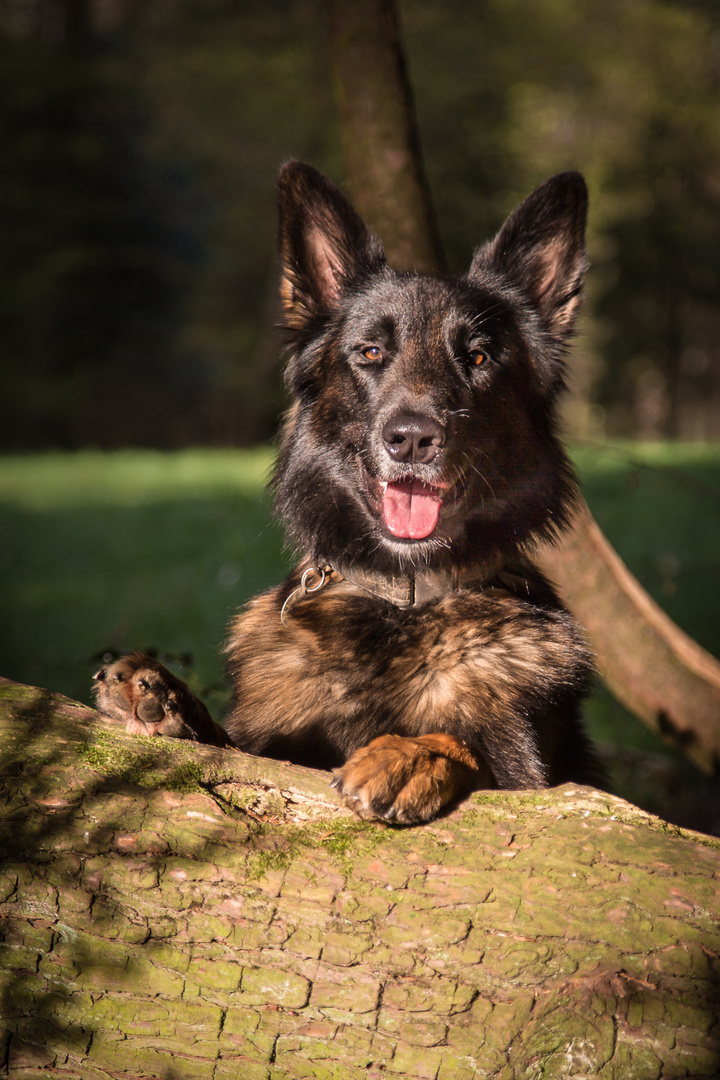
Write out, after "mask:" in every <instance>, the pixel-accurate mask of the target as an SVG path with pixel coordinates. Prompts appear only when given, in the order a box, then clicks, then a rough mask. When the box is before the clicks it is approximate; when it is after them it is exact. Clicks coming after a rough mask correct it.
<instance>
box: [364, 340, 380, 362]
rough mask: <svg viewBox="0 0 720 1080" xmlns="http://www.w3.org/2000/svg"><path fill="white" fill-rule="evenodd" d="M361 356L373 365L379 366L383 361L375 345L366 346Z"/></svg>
mask: <svg viewBox="0 0 720 1080" xmlns="http://www.w3.org/2000/svg"><path fill="white" fill-rule="evenodd" d="M362 355H363V356H364V357H365V359H366V360H369V361H370V362H371V363H373V364H379V363H380V361H381V360H382V359H383V354H382V349H379V348H378V347H377V345H368V347H367V348H366V349H363V350H362Z"/></svg>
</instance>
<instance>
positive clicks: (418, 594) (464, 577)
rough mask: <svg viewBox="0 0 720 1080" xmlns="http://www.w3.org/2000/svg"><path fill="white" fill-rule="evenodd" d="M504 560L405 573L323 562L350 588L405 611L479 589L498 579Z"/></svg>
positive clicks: (494, 557) (496, 558)
mask: <svg viewBox="0 0 720 1080" xmlns="http://www.w3.org/2000/svg"><path fill="white" fill-rule="evenodd" d="M503 562H504V560H503V558H502V556H501V555H499V554H496V555H494V556H493V557H492V558H491V559H488V560H487V561H485V562H473V563H468V564H467V565H464V566H450V567H447V568H445V569H441V570H437V569H431V568H430V567H428V568H427V569H424V570H416V571H413V572H410V573H407V574H387V573H383V572H381V571H380V570H365V569H363V568H362V567H359V566H352V565H350V566H348V565H346V564H345V563H343V562H337V561H336V562H334V563H330V562H326V564H325V565H326V568H327V569H328V570H330V571H332V572H333V573H334V574H336V575H337V577H339V578H343V579H344V580H345V581H349V582H350V583H351V584H352V585H357V586H358V588H360V589H363V590H364V591H365V592H367V593H370V594H371V595H372V596H377V597H379V598H380V599H381V600H387V601H388V602H389V603H391V604H394V605H395V607H399V608H407V607H414V606H415V605H417V604H425V603H427V602H428V601H430V600H441V599H442V598H443V597H444V596H448V595H449V594H450V593H453V592H457V590H458V589H464V588H469V587H471V586H474V587H475V588H482V586H483V585H486V584H487V583H488V582H490V581H492V579H493V578H495V577H497V575H498V574H499V572H500V571H501V570H502V568H503Z"/></svg>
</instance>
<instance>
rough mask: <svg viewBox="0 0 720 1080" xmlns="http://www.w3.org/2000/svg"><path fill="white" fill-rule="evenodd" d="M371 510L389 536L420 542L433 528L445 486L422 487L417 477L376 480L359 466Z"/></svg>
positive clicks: (448, 493) (447, 493)
mask: <svg viewBox="0 0 720 1080" xmlns="http://www.w3.org/2000/svg"><path fill="white" fill-rule="evenodd" d="M361 470H362V474H363V479H364V480H365V485H366V489H367V493H368V498H369V501H370V504H371V507H372V509H373V510H374V511H375V513H376V514H377V515H378V517H380V518H382V522H383V524H384V526H385V528H386V529H387V531H388V532H389V533H391V534H392V535H393V536H397V537H398V538H399V539H401V540H424V539H426V538H427V537H428V536H430V535H431V534H432V533H433V532H434V531H435V529H436V528H437V525H438V522H439V520H440V512H441V510H442V508H443V505H444V503H445V502H446V501H447V500H448V497H451V490H450V488H449V486H448V485H443V486H439V485H433V484H426V483H425V482H424V481H422V480H418V479H417V477H414V476H410V477H406V478H404V479H401V480H376V479H375V478H374V477H372V476H370V474H369V473H368V472H367V470H366V469H365V468H364V466H362V464H361Z"/></svg>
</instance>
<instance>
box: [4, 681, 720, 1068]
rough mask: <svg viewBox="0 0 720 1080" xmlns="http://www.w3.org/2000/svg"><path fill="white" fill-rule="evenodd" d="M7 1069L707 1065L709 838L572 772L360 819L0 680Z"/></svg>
mask: <svg viewBox="0 0 720 1080" xmlns="http://www.w3.org/2000/svg"><path fill="white" fill-rule="evenodd" d="M0 733H1V735H2V743H1V744H0V745H2V755H3V770H2V775H3V777H4V785H3V800H4V808H5V813H4V814H3V824H2V826H0V851H1V852H2V856H1V857H0V925H1V926H2V934H3V942H4V944H3V945H0V957H1V958H2V959H1V962H0V968H1V969H2V987H3V991H2V1002H3V1004H2V1014H3V1018H4V1023H3V1025H2V1031H3V1032H4V1034H3V1035H2V1042H1V1043H0V1062H2V1061H4V1062H5V1067H6V1070H7V1074H8V1075H9V1076H10V1077H12V1078H13V1080H14V1078H19V1077H24V1076H26V1077H33V1078H34V1080H39V1078H41V1077H43V1076H45V1075H46V1074H47V1075H57V1076H58V1077H63V1080H75V1078H78V1080H79V1078H82V1080H101V1078H102V1080H106V1078H109V1077H121V1076H128V1077H132V1078H134V1080H138V1078H148V1080H150V1078H157V1077H163V1078H168V1080H169V1078H173V1080H178V1078H185V1077H187V1078H188V1080H206V1078H207V1080H225V1078H227V1080H237V1078H238V1077H243V1080H279V1078H281V1077H291V1078H301V1077H311V1076H312V1077H321V1078H334V1077H336V1078H338V1080H353V1078H360V1077H362V1078H364V1080H368V1078H372V1077H374V1078H375V1080H380V1078H381V1077H383V1078H386V1077H410V1078H425V1077H427V1078H433V1080H466V1078H467V1080H471V1078H475V1077H497V1078H498V1080H515V1078H518V1080H519V1078H521V1077H522V1078H530V1077H544V1078H549V1077H574V1078H578V1077H590V1076H592V1077H599V1078H601V1080H611V1078H617V1080H628V1078H629V1077H632V1078H633V1080H658V1078H660V1077H661V1076H662V1077H666V1078H667V1077H680V1076H691V1077H693V1078H698V1077H703V1076H707V1077H713V1076H717V1075H718V1073H719V1072H720V1041H719V1040H718V1022H717V1016H718V1009H719V1007H720V996H719V995H718V975H719V974H720V961H719V954H720V926H719V924H718V921H717V916H718V915H719V914H720V904H719V903H718V888H717V886H718V879H719V878H720V845H718V843H717V842H716V841H713V840H711V839H710V838H709V837H704V836H701V835H700V834H697V833H687V832H683V831H682V830H680V829H675V828H670V827H668V826H665V825H664V824H663V823H662V822H660V821H659V820H658V819H657V818H653V817H651V816H650V815H648V814H644V813H643V812H642V811H639V810H636V809H635V808H634V807H632V806H630V805H629V804H628V803H625V802H622V801H621V800H619V799H616V798H613V797H611V796H608V795H604V794H601V793H600V792H597V791H594V790H592V789H590V788H576V787H573V786H565V787H561V788H558V789H555V790H551V791H542V792H536V793H530V792H523V793H507V792H504V793H499V792H488V793H477V794H475V795H473V796H472V797H471V798H470V799H468V800H467V801H466V802H465V803H463V804H462V805H461V806H460V807H458V808H457V809H455V810H454V811H453V812H452V813H450V814H448V815H447V816H446V817H444V818H443V819H441V820H439V821H436V822H433V823H431V824H429V825H425V826H422V827H419V828H411V829H401V828H389V827H386V826H384V825H381V824H374V823H366V822H359V821H357V820H355V819H354V818H352V817H351V815H350V814H349V812H348V811H347V810H346V809H345V808H344V807H341V806H340V805H339V804H336V802H335V800H334V797H333V795H332V793H331V789H330V788H329V786H328V779H329V777H328V775H327V774H324V773H319V772H315V771H313V770H310V769H302V768H298V767H291V766H288V765H285V764H282V763H280V762H276V761H269V760H266V759H262V758H253V757H249V756H247V755H245V754H243V753H241V752H239V751H238V752H234V751H221V750H214V749H211V748H205V747H198V746H196V745H195V744H191V743H179V742H176V741H173V740H162V739H154V740H153V739H146V738H138V737H135V736H129V735H126V734H125V733H124V732H123V731H122V729H121V727H120V725H116V724H114V723H113V722H112V721H109V720H107V719H106V718H103V717H100V716H99V715H98V714H97V713H95V712H93V711H92V710H91V709H88V708H86V707H84V706H81V705H77V704H75V703H73V702H70V701H69V700H68V699H66V698H61V697H59V696H57V695H52V694H50V693H48V692H47V691H43V690H36V689H33V688H30V687H21V686H18V685H17V684H15V683H10V682H9V681H7V680H1V681H0Z"/></svg>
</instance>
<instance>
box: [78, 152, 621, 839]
mask: <svg viewBox="0 0 720 1080" xmlns="http://www.w3.org/2000/svg"><path fill="white" fill-rule="evenodd" d="M586 209H587V196H586V190H585V184H584V182H583V180H582V178H581V177H580V176H579V175H578V174H577V173H566V174H563V175H560V176H557V177H554V178H553V179H552V180H550V181H548V182H547V183H546V184H545V185H543V186H542V187H541V188H539V189H538V190H537V191H536V192H534V194H532V195H531V196H530V197H529V198H528V199H527V200H526V202H525V203H523V204H522V206H521V207H520V208H519V209H518V210H516V211H515V213H514V214H513V215H512V216H511V217H510V218H509V219H508V221H507V222H506V224H505V225H504V226H503V228H502V229H501V231H500V233H499V234H498V235H497V237H496V238H495V239H494V240H493V241H491V242H490V243H488V244H486V245H485V246H484V247H482V248H480V249H478V251H477V252H476V253H475V256H474V258H473V261H472V265H471V267H470V270H469V271H468V273H467V274H465V275H464V276H462V277H454V278H432V277H422V276H419V275H415V274H398V273H395V272H394V271H393V270H391V269H390V268H389V267H388V266H387V264H386V262H385V258H384V255H383V250H382V246H381V244H380V242H379V241H378V240H377V238H376V237H374V236H373V235H372V234H371V233H370V232H369V231H368V230H367V228H366V226H365V225H364V223H363V221H362V220H361V219H360V218H359V217H358V215H357V213H356V212H355V210H354V209H353V208H352V207H351V206H350V204H349V203H348V202H347V201H346V199H345V198H344V196H343V195H342V194H341V193H340V191H339V190H338V189H337V188H336V187H335V185H333V184H332V183H331V182H330V181H329V180H327V179H326V178H325V177H323V176H322V175H321V174H320V173H318V172H317V171H316V170H315V169H312V168H311V167H310V166H308V165H303V164H301V163H298V162H291V163H290V164H288V165H287V166H285V168H284V169H283V172H282V174H281V178H280V248H281V257H282V284H281V297H282V302H283V311H284V325H285V329H286V333H287V342H288V349H289V362H288V366H287V383H288V387H289V389H290V392H291V394H292V397H293V402H294V404H293V407H292V409H291V411H290V412H289V414H288V416H287V418H286V421H285V426H284V429H283V435H282V441H281V447H280V452H279V455H278V460H277V465H276V468H275V473H274V479H273V486H274V489H275V494H276V506H277V510H278V513H279V514H280V515H281V516H282V518H283V520H284V522H285V525H286V527H287V530H288V533H289V535H290V537H291V539H292V541H293V542H294V544H295V545H296V546H297V548H298V549H299V551H300V552H301V553H302V562H301V564H300V566H299V567H298V569H297V570H296V571H294V573H293V574H291V576H290V578H289V579H288V581H286V582H285V583H284V584H283V585H281V586H279V587H278V588H276V589H273V590H271V591H270V592H268V593H265V594H263V595H261V596H259V597H258V598H256V599H255V600H253V601H252V602H251V603H250V604H249V605H248V607H247V609H246V610H245V611H244V612H242V613H241V614H240V615H239V617H238V618H237V619H236V621H235V622H234V623H233V625H232V626H231V629H230V638H229V643H228V646H227V652H228V656H229V670H230V674H231V675H232V678H233V681H234V685H235V699H234V704H233V707H232V711H231V713H230V716H229V718H228V720H227V725H226V726H227V731H228V734H229V735H230V737H231V738H232V740H233V742H234V743H235V745H237V746H238V747H240V748H241V749H244V750H248V751H250V752H251V753H254V754H264V755H269V756H273V757H280V758H289V759H290V760H293V761H296V762H300V763H303V764H307V765H313V766H317V767H334V768H336V770H337V771H336V779H335V781H334V782H335V784H336V786H337V787H338V789H339V791H340V793H341V794H342V795H343V797H344V798H345V799H346V801H347V802H348V803H349V804H350V805H351V806H352V807H353V809H355V810H356V811H357V812H358V813H360V814H362V815H364V816H382V817H386V818H388V819H394V820H398V821H417V820H425V819H427V818H429V817H432V816H433V815H434V814H436V813H437V812H438V811H439V810H440V809H441V807H442V806H443V805H445V804H446V803H448V802H451V801H452V800H453V799H455V798H457V797H458V795H460V794H461V793H462V792H464V791H466V790H468V789H469V788H471V787H479V786H498V787H501V788H523V787H524V788H527V787H543V786H545V785H547V784H555V783H559V782H562V781H565V780H574V781H578V782H597V781H598V780H599V779H600V778H601V774H600V770H599V768H598V765H597V762H596V760H595V757H594V755H593V753H592V751H591V749H590V747H589V745H588V743H587V741H586V738H585V736H584V733H583V731H582V728H581V725H580V721H579V702H580V700H581V698H582V696H583V694H584V693H585V691H586V689H587V685H588V680H589V678H590V672H591V664H590V658H589V656H588V653H587V650H586V648H585V645H584V644H583V641H582V637H581V635H580V633H579V631H578V628H577V627H576V625H575V623H574V621H573V619H572V617H571V616H570V615H569V614H568V612H567V611H566V610H565V609H564V608H563V607H562V605H561V603H560V601H559V600H558V598H557V596H556V594H555V592H554V590H553V589H552V587H551V586H550V585H549V584H548V582H547V581H545V580H544V579H543V577H542V575H541V574H540V573H539V571H538V570H536V569H535V568H534V567H533V566H532V564H531V563H530V562H529V561H528V554H527V553H528V548H529V547H530V546H531V545H532V543H533V541H536V540H538V539H546V538H548V537H552V536H553V535H554V534H555V533H556V531H557V530H558V529H560V528H562V527H563V525H564V524H565V522H566V520H567V516H568V512H569V510H570V509H571V507H572V502H573V497H574V492H575V486H574V479H573V474H572V470H571V468H570V465H569V463H568V460H567V458H566V456H565V453H564V451H563V449H562V446H561V444H560V442H559V441H558V438H557V434H556V418H555V412H556V406H557V400H558V397H559V395H560V393H561V391H562V390H563V386H564V359H563V357H564V353H565V347H566V343H567V340H568V338H569V336H570V334H571V331H572V327H573V322H574V317H575V314H576V310H577V307H578V304H579V296H580V289H581V284H582V278H583V274H584V271H585V254H584V226H585V217H586ZM420 482H422V485H424V486H421V484H420ZM411 483H412V484H414V486H413V488H412V490H413V499H412V506H413V507H427V506H430V507H432V506H436V505H440V504H439V501H438V500H439V497H440V495H442V500H443V501H442V511H441V513H440V517H439V520H438V521H437V524H436V525H435V526H434V527H433V528H432V530H431V531H430V532H429V534H428V535H424V534H423V530H427V528H428V525H427V521H428V520H430V521H431V520H432V513H433V511H432V509H430V510H427V511H425V510H423V511H422V515H421V520H420V524H418V523H417V520H416V518H413V519H412V521H413V524H412V529H411V528H410V526H409V525H408V524H407V521H409V520H410V519H409V518H407V519H406V517H405V516H404V515H405V511H402V512H400V511H393V510H392V508H391V509H390V510H387V509H386V504H385V501H384V497H383V490H384V487H385V485H388V484H389V485H390V487H389V488H388V491H390V492H392V491H395V490H401V491H409V490H410V487H409V486H410V484H411ZM418 492H419V493H420V494H417V493H418ZM427 493H430V494H431V495H432V496H433V498H427V497H425V496H426V495H427ZM436 496H437V497H436ZM404 505H405V503H403V506H404ZM413 512H414V511H413ZM393 513H400V525H398V523H397V520H394V519H393V517H392V515H393ZM408 513H409V511H408ZM419 513H420V511H418V514H419ZM428 514H429V515H430V518H429V519H428V518H427V515H428ZM398 530H399V531H398ZM413 530H414V531H413ZM416 533H417V534H418V535H416ZM321 567H328V569H327V570H326V571H325V580H324V581H323V580H322V575H321V573H320V571H319V569H315V568H321ZM330 567H332V568H333V569H332V570H330V569H329V568H330ZM308 568H311V574H310V579H309V581H308V580H307V579H306V585H308V584H309V585H310V586H311V587H315V586H317V588H316V589H315V591H308V590H307V589H305V588H303V586H302V584H301V578H302V574H303V572H304V571H305V570H306V569H308ZM428 571H433V572H434V571H437V572H438V573H439V574H440V575H441V584H440V586H437V587H435V586H432V582H433V580H434V579H433V578H432V577H428V576H427V574H428ZM368 572H370V573H371V574H373V575H375V576H374V578H373V582H372V583H371V590H370V591H368V586H367V579H366V578H362V581H361V582H360V584H358V583H357V582H358V577H359V576H360V577H362V575H365V574H367V573H368ZM403 575H404V576H405V577H407V576H408V575H420V578H419V579H418V580H420V579H421V580H422V581H423V582H424V583H427V582H430V583H431V586H432V587H431V593H430V595H431V599H429V600H427V601H425V602H421V603H417V604H415V605H414V606H410V607H400V606H397V605H396V604H395V603H393V602H391V601H390V599H388V598H387V597H386V596H385V595H384V593H383V588H384V586H382V585H381V587H380V588H379V590H378V588H375V585H374V583H376V582H378V581H379V582H381V583H382V582H383V581H385V580H387V581H392V580H394V579H397V578H398V577H399V578H401V579H403V580H404V578H403ZM457 575H459V576H460V581H459V587H456V588H455V589H454V590H453V589H452V588H451V586H450V585H449V584H448V583H449V582H450V581H451V580H452V581H453V583H454V584H455V586H457V585H458V581H457ZM321 582H322V583H321ZM443 582H444V584H443ZM422 587H423V588H427V587H428V586H427V585H426V584H423V586H422ZM433 589H434V591H433ZM378 591H379V592H380V593H381V595H377V592H378ZM138 663H141V661H138ZM99 674H100V678H101V683H100V685H101V692H100V695H99V702H100V704H101V705H102V697H103V692H102V680H103V676H102V673H99ZM105 681H107V680H106V679H105ZM191 726H192V725H191ZM373 740H375V741H373Z"/></svg>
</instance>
